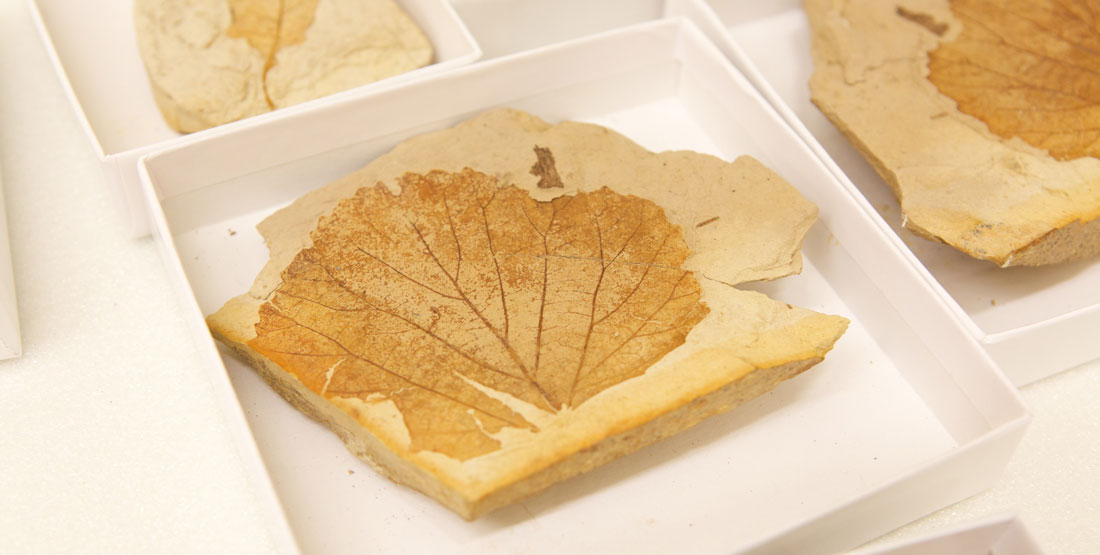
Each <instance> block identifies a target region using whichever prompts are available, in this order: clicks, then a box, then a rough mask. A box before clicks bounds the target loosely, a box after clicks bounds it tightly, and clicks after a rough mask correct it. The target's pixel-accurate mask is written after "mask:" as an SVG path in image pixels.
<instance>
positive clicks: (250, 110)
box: [134, 0, 432, 132]
mask: <svg viewBox="0 0 1100 555" xmlns="http://www.w3.org/2000/svg"><path fill="white" fill-rule="evenodd" d="M134 26H135V31H136V35H137V43H138V51H139V53H140V54H141V58H142V61H143V62H144V64H145V69H146V71H147V73H148V76H149V82H150V85H151V88H152V92H153V97H154V100H155V101H156V103H157V106H158V108H160V110H161V113H162V114H163V116H164V118H165V120H166V121H167V123H168V124H169V125H170V126H171V127H172V128H174V129H176V130H178V131H182V132H192V131H198V130H201V129H205V128H207V127H212V126H215V125H220V124H223V123H228V122H230V121H234V120H237V119H241V118H245V117H249V116H253V115H257V114H261V113H264V112H267V111H270V110H274V109H277V108H282V107H285V106H290V105H293V104H297V103H300V102H304V101H307V100H312V99H314V98H319V97H321V96H325V95H328V94H332V93H336V92H339V91H343V90H346V89H349V88H352V87H356V86H359V85H363V84H366V83H370V82H372V81H376V80H378V79H382V78H384V77H389V76H391V75H396V74H398V73H403V72H406V71H410V70H412V69H415V68H417V67H420V66H423V65H426V64H428V63H429V62H430V61H431V57H432V46H431V44H430V43H429V41H428V39H427V37H426V36H425V35H424V34H423V32H421V31H420V29H419V28H417V26H416V24H415V22H413V20H412V19H411V18H410V17H409V16H408V15H407V14H406V13H405V12H404V11H402V10H401V8H400V7H399V6H398V5H397V4H396V3H394V1H393V0H136V1H135V2H134Z"/></svg>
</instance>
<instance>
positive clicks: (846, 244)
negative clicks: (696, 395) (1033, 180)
mask: <svg viewBox="0 0 1100 555" xmlns="http://www.w3.org/2000/svg"><path fill="white" fill-rule="evenodd" d="M495 106H510V107H513V108H518V109H523V110H527V111H529V112H532V113H534V114H536V115H538V116H540V117H542V118H544V119H546V120H549V121H561V120H565V119H571V120H581V121H589V122H594V123H599V124H602V125H605V126H608V127H611V128H613V129H616V130H618V131H620V132H622V133H624V134H625V135H627V136H629V137H631V138H633V139H634V140H636V141H638V142H640V143H641V144H643V145H644V146H646V147H647V148H649V149H651V150H670V149H691V150H696V151H700V152H707V153H712V154H715V155H718V156H720V157H722V158H725V159H733V158H735V157H736V156H738V155H741V154H750V155H753V156H755V157H757V158H758V159H760V160H761V161H762V162H764V163H765V164H767V165H768V166H770V167H772V168H773V169H775V170H776V171H778V172H779V173H780V174H781V175H783V176H784V177H785V178H786V179H787V180H789V181H790V182H791V183H792V184H793V185H794V186H795V187H797V188H798V189H799V190H800V191H801V192H802V193H803V194H804V195H805V196H806V197H807V198H809V199H810V200H811V201H813V202H815V203H816V204H817V205H818V206H819V207H820V222H819V223H818V224H816V225H815V226H814V228H813V229H812V231H811V233H810V235H809V236H808V238H807V240H806V244H805V249H804V254H805V270H804V271H803V273H802V274H801V275H799V276H795V277H791V278H787V279H783V280H780V281H777V282H772V283H766V284H758V285H755V286H754V287H753V288H754V289H757V290H760V291H763V292H766V293H767V294H769V295H771V296H773V297H775V298H778V299H781V300H783V301H786V302H790V303H793V304H799V305H802V306H805V307H808V308H811V309H814V310H818V311H822V312H828V313H833V314H841V315H845V316H847V317H849V318H850V319H851V320H852V325H851V327H850V328H849V330H848V332H847V333H846V334H845V336H844V337H843V338H841V340H840V342H839V343H838V344H837V347H836V349H835V350H834V351H833V352H832V353H830V354H829V356H828V358H827V359H826V360H825V361H824V362H823V363H821V364H820V365H818V366H817V367H815V368H814V369H812V370H810V371H809V372H807V373H805V374H803V375H801V376H799V377H798V378H796V379H794V380H792V381H789V382H787V383H785V384H783V385H781V386H780V387H779V388H778V389H777V390H775V391H774V392H772V393H770V394H767V395H765V396H763V397H761V398H758V399H756V400H755V401H752V402H750V403H748V404H747V405H744V406H742V407H740V408H738V409H736V410H734V411H732V412H730V413H727V414H725V415H721V416H718V417H714V418H711V419H709V420H707V421H705V422H703V423H702V424H700V425H699V426H697V427H695V428H693V429H691V430H689V431H687V432H685V433H682V434H680V435H678V436H676V437H674V438H671V439H669V440H666V441H663V442H661V443H658V444H656V445H653V446H650V447H648V448H646V449H643V450H641V451H639V452H637V453H634V454H631V455H628V456H626V457H624V458H622V459H619V460H617V461H615V462H613V463H611V464H608V465H606V466H604V467H601V468H599V469H596V470H594V471H592V472H590V473H588V474H585V475H583V476H580V477H577V478H575V479H572V480H570V481H567V482H564V483H561V484H558V485H556V486H553V487H552V488H551V489H549V490H547V491H546V492H544V493H542V494H540V495H537V496H535V497H533V498H531V499H528V500H527V501H524V502H522V503H517V504H515V505H513V506H510V507H506V508H504V509H501V510H499V511H497V512H494V513H492V514H490V515H488V516H486V517H484V518H482V519H481V520H479V521H476V522H474V523H468V522H465V521H463V520H461V519H460V518H458V517H457V516H455V515H453V514H451V513H450V512H448V511H447V510H445V509H443V508H442V507H440V506H439V505H437V504H436V503H435V502H434V501H432V500H430V499H428V498H426V497H424V496H422V495H420V494H418V493H416V492H414V491H412V490H410V489H407V488H404V487H402V486H397V485H395V484H393V483H390V482H389V481H387V480H385V479H384V478H381V477H380V476H379V475H377V474H375V473H374V472H373V471H371V470H370V469H369V468H368V467H367V466H366V465H365V464H363V463H361V462H360V461H358V460H357V459H355V458H354V457H353V456H352V455H350V454H349V453H348V452H347V451H346V450H345V449H344V447H343V445H342V444H341V443H340V441H339V440H338V439H337V437H336V436H335V435H334V434H332V433H330V432H329V431H328V430H326V429H324V428H323V427H322V426H321V425H319V424H317V423H316V422H314V421H311V420H309V419H308V418H307V417H305V416H303V415H301V414H299V413H298V412H297V411H295V410H294V409H292V408H291V407H290V406H289V405H288V404H287V403H286V402H284V401H283V400H282V399H281V398H280V397H278V396H277V395H276V394H275V393H274V392H272V391H271V390H270V388H269V387H267V385H266V384H264V383H263V382H262V380H260V379H259V377H258V376H257V375H256V374H255V373H254V372H253V371H252V370H251V369H249V368H247V367H246V366H245V365H244V364H243V363H242V362H241V361H239V360H238V359H236V358H234V357H233V356H231V355H230V354H228V352H227V351H226V352H225V353H224V355H225V356H224V357H223V359H222V360H218V358H217V352H216V351H215V346H214V343H213V341H212V340H211V339H210V337H209V335H208V333H207V332H206V330H205V327H204V324H203V315H204V314H208V313H211V312H213V311H214V310H216V309H217V308H218V307H219V306H220V305H221V303H223V302H224V301H225V300H227V299H228V298H230V297H232V296H235V295H237V294H240V293H241V292H243V291H245V290H246V289H247V288H248V287H249V286H250V284H251V282H252V279H253V277H254V276H255V274H256V272H257V271H258V270H259V269H260V267H261V266H262V265H263V263H264V262H265V261H266V260H267V250H266V247H265V246H264V244H263V241H262V240H261V238H260V237H259V235H258V233H257V232H256V231H255V228H254V226H255V225H256V223H257V222H259V221H260V220H261V219H263V218H264V217H265V216H266V215H268V214H270V213H271V212H272V211H273V210H275V209H277V208H279V207H281V206H284V205H286V204H287V203H288V202H290V201H291V200H292V199H294V198H296V197H297V196H299V195H301V194H303V193H304V192H306V191H309V190H311V189H314V188H316V187H320V186H322V185H324V184H325V183H327V182H329V181H331V180H333V179H335V178H337V177H340V176H342V175H344V174H346V173H348V172H350V171H352V170H354V169H356V168H358V167H361V166H362V165H363V164H365V163H366V162H368V161H370V160H371V159H373V158H374V157H376V156H378V155H380V154H382V153H384V152H386V151H388V150H389V149H390V148H392V147H393V146H394V145H396V144H397V143H399V142H401V141H402V140H404V139H407V138H409V137H412V136H414V135H417V134H420V133H423V132H427V131H432V130H438V129H443V128H447V127H450V126H452V125H454V124H456V123H458V122H460V121H462V120H464V119H466V118H468V117H470V116H472V115H474V114H477V113H479V112H481V111H483V110H486V109H488V108H491V107H495ZM141 169H142V171H143V172H144V173H143V177H142V178H143V181H144V183H145V186H146V187H147V191H146V195H145V197H146V198H148V199H150V213H151V216H152V219H153V221H154V222H155V235H156V236H157V239H158V244H159V245H161V247H162V248H163V253H164V255H165V259H166V261H167V262H168V264H169V266H170V267H171V269H172V271H173V273H174V275H176V276H177V277H178V285H179V286H180V291H181V295H182V298H183V299H184V302H185V303H186V305H187V306H186V307H185V308H186V310H187V311H188V312H189V314H190V318H191V321H192V323H193V324H194V331H195V333H196V337H197V338H198V340H199V341H200V346H201V347H202V348H203V349H206V350H208V352H209V358H210V360H211V363H210V366H209V370H210V375H211V380H212V382H213V383H214V384H215V387H216V388H218V390H219V392H221V394H222V395H223V400H224V401H225V406H226V414H227V417H228V418H229V419H230V420H231V421H232V423H234V424H238V425H240V426H241V427H242V428H243V427H244V426H245V424H244V423H245V422H246V421H247V426H248V428H245V429H242V430H241V432H240V434H241V436H242V437H245V436H247V435H248V434H249V433H251V434H252V436H254V438H255V442H256V446H258V450H259V452H260V453H262V458H263V462H264V463H265V464H266V469H267V472H268V473H269V475H270V478H271V483H272V484H273V487H274V491H275V492H276V493H277V495H278V498H279V499H280V500H281V501H282V505H283V508H284V509H285V511H286V515H287V519H288V521H289V523H290V527H291V528H292V530H293V532H294V534H295V535H296V537H297V539H298V542H299V544H300V545H301V547H302V549H303V550H304V551H306V552H310V553H350V552H355V553H361V552H364V551H368V552H374V551H377V552H393V551H398V552H424V553H437V552H456V551H457V552H469V553H517V552H518V553H562V552H565V553H572V552H627V553H671V552H688V553H729V552H751V551H760V552H774V550H790V551H797V552H803V553H810V552H830V551H836V550H840V549H847V548H851V547H854V546H856V545H859V544H861V543H862V542H864V541H866V540H869V539H871V538H873V537H876V536H878V535H880V534H882V533H884V532H887V531H889V530H891V529H893V528H895V527H898V526H900V525H902V524H905V523H907V522H909V521H911V520H913V519H915V518H917V517H919V516H922V515H924V514H927V513H929V512H931V511H934V510H937V509H939V508H942V507H944V506H946V505H948V504H950V503H953V502H955V501H958V500H960V499H962V498H964V497H967V496H969V495H972V494H974V493H977V492H979V491H981V490H983V489H986V488H988V487H990V486H991V485H992V484H993V483H994V482H995V480H996V479H997V477H998V476H999V475H1000V473H1001V471H1002V469H1003V467H1004V465H1005V464H1006V463H1007V461H1008V459H1009V457H1010V456H1011V454H1012V452H1013V450H1014V449H1015V446H1016V444H1017V442H1018V440H1019V438H1020V437H1021V435H1022V433H1023V431H1024V429H1025V427H1026V424H1027V422H1028V416H1027V413H1026V411H1025V409H1024V407H1023V405H1022V403H1021V401H1020V399H1019V397H1018V395H1017V393H1016V391H1015V388H1013V387H1012V385H1011V384H1010V383H1009V382H1008V381H1007V380H1005V379H1004V377H1003V376H1002V374H1000V373H999V372H998V371H997V370H996V367H995V366H994V364H993V363H992V361H991V360H990V359H989V357H988V355H987V354H986V353H985V352H984V351H983V350H982V349H981V347H980V346H979V345H978V344H977V342H976V341H975V340H974V339H973V338H972V337H971V336H970V335H969V334H967V333H966V331H965V330H964V329H963V327H962V326H961V324H959V323H958V322H957V321H956V320H955V319H953V318H952V316H951V313H950V311H949V309H948V307H947V306H945V304H944V303H943V300H942V299H941V298H940V297H938V296H937V295H936V294H935V291H933V289H932V288H931V287H930V286H929V284H928V283H927V282H926V281H924V279H923V278H922V276H921V275H920V274H919V273H917V271H916V269H915V268H914V266H913V265H911V264H909V263H908V262H907V261H906V259H905V258H904V256H903V255H902V251H901V250H899V249H898V248H897V245H895V244H894V243H892V242H891V241H890V240H889V237H890V236H889V234H888V233H886V232H884V230H882V229H880V228H878V227H876V225H875V223H874V221H873V219H872V217H871V216H870V215H869V214H866V213H865V212H864V211H863V210H862V209H861V207H860V204H859V202H858V201H859V199H860V197H859V196H858V192H857V191H855V190H854V189H851V188H850V186H845V185H844V184H843V183H841V182H840V181H838V180H837V178H836V177H835V176H834V175H833V174H832V173H831V172H830V171H829V170H828V169H827V168H826V167H825V165H824V164H823V163H822V162H821V160H820V159H819V158H818V157H817V156H815V154H814V152H813V151H811V150H810V148H809V147H808V146H807V145H806V143H804V142H803V141H802V140H800V138H799V137H798V136H797V135H796V134H795V133H794V132H793V131H792V130H791V129H790V128H789V127H788V126H787V124H786V123H785V122H784V121H783V119H782V118H781V117H780V116H779V115H778V114H777V113H776V112H775V111H774V110H773V109H772V108H771V106H770V105H769V104H768V102H767V101H766V100H765V99H764V98H763V97H762V96H760V95H759V94H758V93H757V92H756V90H755V89H754V88H753V87H752V86H751V85H750V83H749V82H748V81H747V80H746V79H745V78H744V77H743V76H742V75H741V74H740V73H739V72H737V70H736V69H735V68H734V67H733V66H732V65H731V64H730V62H729V60H728V59H727V58H726V57H725V56H724V55H723V54H722V53H721V52H720V51H719V50H718V49H717V47H715V45H714V44H713V43H712V42H710V41H708V40H707V39H706V38H705V37H704V35H703V33H702V32H701V31H700V30H699V29H698V28H697V27H696V26H694V25H693V24H692V23H691V22H690V21H688V20H687V19H683V18H672V19H666V20H661V21H655V22H648V23H641V24H638V25H636V26H632V27H628V28H625V29H621V30H617V31H610V32H606V33H601V34H597V35H594V36H591V37H587V38H582V39H577V40H573V41H569V42H565V43H561V44H556V45H552V46H547V47H543V48H537V49H534V50H530V51H527V52H523V53H519V54H515V55H509V56H503V57H500V58H496V59H493V60H489V61H484V62H479V63H478V64H476V65H471V66H467V67H463V68H459V69H456V70H454V71H451V72H447V73H445V74H439V75H436V76H433V77H431V78H426V79H422V80H417V81H414V82H407V83H404V84H402V85H400V86H398V87H393V88H388V89H385V90H377V91H374V92H371V93H369V94H363V95H357V96H355V97H344V98H339V99H335V100H334V101H332V102H328V103H326V104H325V105H323V106H317V107H315V108H314V109H312V110H310V111H308V112H296V113H284V114H278V115H275V116H273V117H271V118H266V119H264V120H262V121H261V120H256V121H253V122H247V123H244V124H243V125H237V126H232V127H229V126H226V127H223V128H219V129H215V130H212V131H211V132H210V133H208V134H205V135H204V136H202V137H199V136H195V137H185V138H183V139H182V140H181V141H179V142H178V143H177V144H175V145H174V146H173V147H171V148H169V149H166V150H163V151H160V152H157V153H155V154H152V155H150V156H147V157H145V158H143V160H142V164H141ZM731 240H734V241H735V240H736V238H731ZM222 363H224V367H223V366H222ZM226 371H228V372H227V373H228V377H229V380H227V379H226ZM234 395H235V396H236V399H234V398H233V396H234ZM242 411H243V413H244V418H241V416H240V414H241V412H242ZM242 444H243V445H245V447H246V448H245V449H244V451H245V452H246V454H247V453H249V452H251V451H250V449H251V443H250V442H247V441H244V440H242ZM251 468H252V470H253V471H254V472H255V473H256V474H257V478H256V484H257V487H263V486H264V484H266V483H267V477H266V476H264V475H263V473H262V471H261V466H260V465H259V464H258V463H257V464H255V465H253V466H252V467H251ZM274 513H277V511H276V510H275V509H272V514H274ZM272 522H273V525H278V519H275V518H273V519H272Z"/></svg>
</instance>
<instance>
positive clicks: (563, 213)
mask: <svg viewBox="0 0 1100 555" xmlns="http://www.w3.org/2000/svg"><path fill="white" fill-rule="evenodd" d="M470 168H474V169H470ZM815 216H816V207H815V206H814V205H813V204H811V203H810V202H808V201H807V200H806V199H805V198H803V197H802V196H801V195H799V194H798V192H797V190H795V189H794V188H793V187H791V186H790V185H789V184H787V183H786V182H785V181H783V180H782V178H780V177H779V176H778V175H776V174H775V173H774V172H772V171H771V170H769V169H768V168H766V167H765V166H763V165H762V164H760V163H759V162H758V161H756V160H753V159H752V158H750V157H747V156H743V157H741V158H738V159H737V160H736V161H734V162H727V161H724V160H721V159H719V158H716V157H713V156H707V155H703V154H699V153H695V152H687V151H680V152H665V153H653V152H649V151H648V150H646V149H644V148H642V147H641V146H639V145H637V144H635V143H634V142H632V141H630V140H629V139H627V138H626V137H624V136H622V135H619V134H618V133H615V132H613V131H611V130H609V129H606V128H603V127H599V126H596V125H591V124H583V123H576V122H563V123H560V124H557V125H551V124H549V123H546V122H544V121H542V120H540V119H538V118H536V117H534V116H532V115H530V114H526V113H523V112H519V111H516V110H508V109H497V110H491V111H489V112H486V113H484V114H481V115H478V116H476V117H474V118H471V119H469V120H467V121H465V122H462V123H460V124H459V125H457V126H455V127H453V128H450V129H445V130H441V131H438V132H434V133H427V134H424V135H419V136H417V137H413V138H411V139H409V140H407V141H405V142H403V143H401V144H400V145H398V146H396V147H395V148H394V149H393V150H391V151H390V152H388V153H386V154H384V155H382V156H380V157H378V158H376V159H374V160H373V161H371V162H370V163H369V164H367V165H366V166H364V167H363V168H361V169H360V170H357V171H356V172H354V173H352V174H349V175H347V176H345V177H343V178H341V179H338V180H336V181H333V182H331V183H329V184H328V185H326V186H324V187H321V188H319V189H317V190H314V191H312V192H310V193H307V194H305V195H303V196H302V197H300V198H298V199H297V200H296V201H294V202H293V203H291V205H290V206H288V207H286V208H283V209H281V210H279V211H278V212H276V213H274V214H272V215H270V216H268V217H267V218H265V219H264V221H263V222H261V223H260V225H259V226H258V228H259V230H260V232H261V233H262V234H263V235H264V238H265V240H266V241H267V245H268V249H269V254H270V259H269V260H268V262H267V264H266V265H265V267H264V269H263V270H262V271H261V272H260V274H259V275H258V276H257V277H256V279H255V281H254V282H253V285H252V287H251V289H250V290H249V291H248V292H246V293H244V294H241V295H238V296H237V297H234V298H232V299H230V300H228V301H227V302H226V303H225V305H224V306H222V307H221V308H220V309H219V310H218V311H217V312H215V313H214V314H212V315H210V316H209V317H208V319H207V322H208V324H209V326H210V329H211V331H212V332H213V334H214V335H215V337H216V338H217V339H219V340H220V341H222V342H223V343H225V344H226V345H228V346H230V347H231V348H233V349H234V350H235V351H237V352H238V353H239V354H240V355H242V356H243V357H244V358H245V359H246V360H248V361H249V362H250V363H251V364H252V366H254V367H255V368H256V369H257V371H258V372H259V373H260V375H261V376H263V377H264V379H265V380H267V381H268V383H270V384H271V385H272V386H273V387H274V389H275V390H276V391H278V392H279V393H281V394H282V395H283V397H284V398H286V399H287V400H288V401H289V402H290V403H291V404H292V405H294V406H295V407H297V408H298V409H300V410H302V411H303V412H305V413H306V414H309V415H311V416H313V417H315V418H317V419H318V420H320V421H322V422H324V423H325V424H327V425H328V426H330V427H331V428H332V429H333V430H335V431H336V432H337V434H339V435H340V437H341V438H342V439H343V441H344V443H345V444H346V445H347V447H348V449H349V450H350V451H351V452H353V453H355V454H356V455H357V456H359V457H360V458H362V459H364V460H366V461H367V462H368V463H370V464H371V466H372V467H374V468H375V469H377V470H378V471H379V472H381V473H382V474H384V475H386V476H388V477H390V478H391V479H393V480H394V481H397V482H399V483H403V484H407V485H409V486H411V487H413V488H416V489H417V490H419V491H421V492H423V493H425V494H426V495H429V496H431V497H432V498H434V499H436V500H438V501H439V502H440V503H442V504H443V505H445V506H446V507H448V508H450V509H451V510H453V511H455V512H456V513H458V514H459V515H461V516H463V517H464V518H467V519H473V518H476V517H478V516H479V515H481V514H484V513H485V512H487V511H490V510H492V509H494V508H496V507H500V506H503V505H506V504H508V503H511V502H513V501H516V500H518V499H521V498H523V497H526V496H529V495H531V494H533V493H535V492H537V491H539V490H542V489H543V488H546V487H548V486H549V485H551V484H553V483H555V482H558V481H561V480H565V479H567V478H569V477H570V476H574V475H576V474H578V473H581V472H585V471H587V470H591V469H593V468H595V467H597V466H599V465H601V464H604V463H606V462H608V461H610V460H613V459H615V458H617V457H619V456H622V455H625V454H627V453H630V452H633V451H635V450H638V449H640V448H642V447H644V446H645V445H648V444H650V443H653V442H655V441H659V440H660V439H662V438H665V437H669V436H671V435H673V434H676V433H678V432H680V431H682V430H685V429H687V428H690V427H691V426H693V425H695V424H696V423H698V422H699V421H701V420H703V419H704V418H707V417H709V416H711V415H714V414H718V413H721V412H724V411H726V410H729V409H731V408H733V407H735V406H737V405H739V404H741V403H743V402H745V401H747V400H749V399H752V398H754V397H756V396H758V395H761V394H763V393H765V392H766V391H768V390H770V389H772V388H774V387H775V386H777V385H778V384H779V383H780V382H782V381H783V380H786V379H789V378H792V377H794V376H795V375H797V374H799V373H801V372H803V371H805V370H806V369H808V368H810V367H812V366H813V365H815V364H817V363H818V362H820V361H821V360H822V359H823V358H824V356H825V354H826V353H828V352H829V351H830V350H831V349H832V347H833V344H834V343H835V342H836V341H837V339H838V338H839V337H840V336H841V334H843V333H844V330H845V329H846V327H847V320H845V319H844V318H841V317H838V316H829V315H824V314H819V313H816V312H813V311H810V310H806V309H803V308H799V307H795V306H792V305H789V304H787V303H784V302H780V301H776V300H773V299H769V298H768V297H766V296H765V295H762V294H760V293H757V292H753V291H746V290H741V289H738V288H737V287H736V285H737V284H740V283H744V282H746V281H753V280H761V279H776V278H779V277H782V276H785V275H790V274H792V273H796V272H798V271H799V269H800V268H801V262H802V261H801V258H800V256H799V248H800V246H801V243H802V238H803V236H804V235H805V234H806V233H807V231H808V230H809V228H810V226H811V225H812V224H813V221H814V219H815Z"/></svg>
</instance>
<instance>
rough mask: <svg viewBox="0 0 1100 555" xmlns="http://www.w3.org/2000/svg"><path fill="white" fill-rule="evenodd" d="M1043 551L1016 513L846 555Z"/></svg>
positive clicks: (1030, 554) (1031, 554)
mask: <svg viewBox="0 0 1100 555" xmlns="http://www.w3.org/2000/svg"><path fill="white" fill-rule="evenodd" d="M934 553H949V554H951V555H1043V553H1045V551H1043V549H1042V548H1041V547H1040V546H1039V542H1038V541H1037V540H1036V539H1035V536H1033V535H1032V534H1031V530H1029V529H1028V527H1027V524H1025V523H1024V521H1023V520H1022V519H1021V518H1019V517H1018V516H1016V515H1011V514H1009V515H999V516H993V517H989V518H985V519H982V520H979V521H977V522H971V523H967V524H962V525H959V526H955V527H952V528H949V529H946V530H941V531H939V532H936V533H932V534H927V535H924V536H921V537H918V538H913V539H908V540H900V541H897V542H890V543H887V544H884V545H876V546H868V547H865V548H861V549H856V550H854V551H851V552H849V553H848V555H929V554H934Z"/></svg>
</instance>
